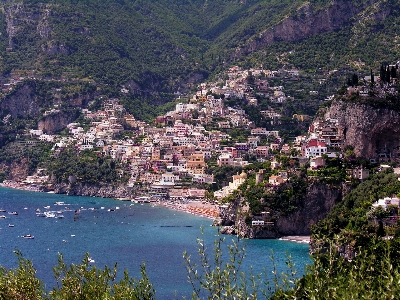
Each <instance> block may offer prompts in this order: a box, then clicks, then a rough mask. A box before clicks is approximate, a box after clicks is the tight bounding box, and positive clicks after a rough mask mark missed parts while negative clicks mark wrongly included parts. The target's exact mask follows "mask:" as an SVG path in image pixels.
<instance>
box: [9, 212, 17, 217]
mask: <svg viewBox="0 0 400 300" xmlns="http://www.w3.org/2000/svg"><path fill="white" fill-rule="evenodd" d="M8 214H9V215H14V216H16V215H18V213H17V212H16V211H10V212H8Z"/></svg>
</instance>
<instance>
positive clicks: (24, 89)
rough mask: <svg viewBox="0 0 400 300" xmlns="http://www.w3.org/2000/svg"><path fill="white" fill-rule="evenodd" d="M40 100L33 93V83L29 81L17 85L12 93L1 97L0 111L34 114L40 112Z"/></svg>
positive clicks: (18, 114) (12, 113) (24, 114)
mask: <svg viewBox="0 0 400 300" xmlns="http://www.w3.org/2000/svg"><path fill="white" fill-rule="evenodd" d="M42 104H43V103H42V102H41V100H40V99H38V97H37V96H36V94H35V83H34V82H29V83H25V84H22V85H21V86H19V87H18V88H17V89H16V90H15V91H14V92H13V93H11V94H10V95H8V96H7V97H5V98H3V99H1V102H0V112H1V113H3V112H7V113H9V114H10V115H11V116H13V117H16V116H27V115H36V114H38V113H39V112H40V108H41V107H42Z"/></svg>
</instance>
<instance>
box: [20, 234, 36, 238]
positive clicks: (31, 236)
mask: <svg viewBox="0 0 400 300" xmlns="http://www.w3.org/2000/svg"><path fill="white" fill-rule="evenodd" d="M22 237H23V238H24V239H34V238H35V237H34V236H33V235H30V234H26V235H23V236H22Z"/></svg>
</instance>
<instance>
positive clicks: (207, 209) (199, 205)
mask: <svg viewBox="0 0 400 300" xmlns="http://www.w3.org/2000/svg"><path fill="white" fill-rule="evenodd" d="M0 187H4V188H12V189H18V190H23V191H30V192H42V193H54V191H49V192H46V191H44V190H43V188H41V187H40V186H32V185H25V184H21V183H19V182H15V181H9V182H6V183H4V182H3V183H0ZM65 195H67V194H65ZM101 198H103V197H101ZM108 198H109V199H111V200H117V201H123V202H127V201H132V202H133V200H134V199H130V198H115V197H108ZM152 203H153V204H154V205H157V206H163V207H166V208H169V209H172V210H177V211H182V212H186V213H189V214H192V215H195V216H198V217H203V218H208V219H211V220H215V219H216V218H218V216H219V206H218V205H216V204H211V203H208V202H204V201H201V200H190V201H177V200H174V201H170V200H163V201H157V202H152Z"/></svg>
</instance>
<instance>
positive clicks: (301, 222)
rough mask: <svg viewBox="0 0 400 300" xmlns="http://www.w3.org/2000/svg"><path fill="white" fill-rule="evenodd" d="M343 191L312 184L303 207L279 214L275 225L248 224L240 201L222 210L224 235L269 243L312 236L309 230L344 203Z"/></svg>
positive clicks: (324, 185)
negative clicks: (282, 238) (286, 238)
mask: <svg viewBox="0 0 400 300" xmlns="http://www.w3.org/2000/svg"><path fill="white" fill-rule="evenodd" d="M343 190H344V187H342V186H330V185H327V184H322V183H319V182H314V183H312V184H311V185H310V186H309V188H308V191H307V195H306V198H305V201H304V204H303V206H302V207H300V208H299V209H298V210H296V211H294V212H293V213H291V214H289V215H287V216H283V215H279V213H277V214H276V220H275V221H274V224H273V225H264V226H251V225H248V224H247V223H246V220H245V216H246V215H247V214H246V209H247V208H246V207H245V205H244V203H245V199H243V198H241V197H239V198H238V199H236V200H235V202H233V203H231V204H230V205H229V206H223V207H222V208H221V214H220V218H221V220H220V222H219V225H221V226H223V227H222V230H221V233H225V234H237V235H239V236H242V237H246V238H255V239H266V238H279V237H281V236H287V235H309V234H310V226H311V225H312V224H316V223H317V222H318V221H320V220H322V219H323V218H325V217H326V216H327V215H328V213H329V212H330V211H331V209H332V207H333V206H334V205H335V204H336V203H338V202H339V201H341V199H342V197H343Z"/></svg>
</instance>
